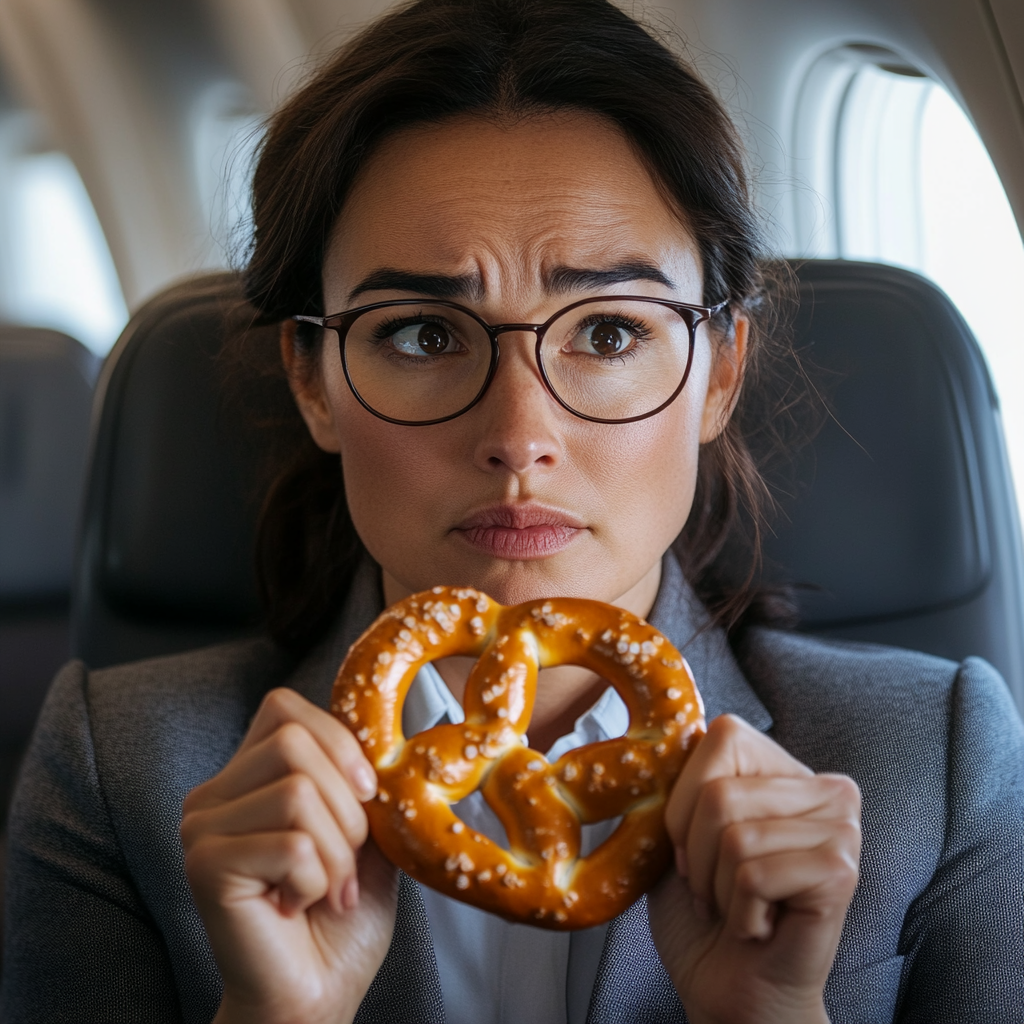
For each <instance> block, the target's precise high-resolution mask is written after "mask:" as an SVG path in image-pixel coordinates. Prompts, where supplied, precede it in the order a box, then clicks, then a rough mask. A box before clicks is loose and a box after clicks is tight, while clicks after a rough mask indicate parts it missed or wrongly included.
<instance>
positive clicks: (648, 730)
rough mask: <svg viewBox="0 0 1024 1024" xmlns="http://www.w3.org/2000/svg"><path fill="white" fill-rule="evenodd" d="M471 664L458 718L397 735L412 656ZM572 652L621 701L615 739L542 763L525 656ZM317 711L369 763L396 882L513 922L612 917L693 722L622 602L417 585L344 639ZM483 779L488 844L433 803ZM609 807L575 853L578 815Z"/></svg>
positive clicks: (642, 880)
mask: <svg viewBox="0 0 1024 1024" xmlns="http://www.w3.org/2000/svg"><path fill="white" fill-rule="evenodd" d="M454 654H462V655H467V654H468V655H473V656H475V657H477V658H478V659H479V660H478V661H477V663H476V665H475V666H474V667H473V670H472V672H471V673H470V676H469V681H468V683H467V684H466V694H465V700H464V706H465V712H466V720H465V722H464V723H462V724H461V725H451V724H446V725H436V726H434V727H433V728H432V729H428V730H426V731H425V732H422V733H419V734H417V735H416V736H413V737H411V738H410V739H408V740H407V739H406V738H405V736H404V735H403V734H402V728H401V711H402V704H403V703H404V701H405V695H406V692H407V691H408V689H409V684H410V683H411V682H412V680H413V678H414V677H415V675H416V673H417V672H418V671H419V669H420V667H421V666H422V665H424V664H425V663H426V662H428V661H434V660H436V659H438V658H445V657H448V656H449V655H454ZM561 664H573V665H581V666H583V667H584V668H588V669H590V670H591V671H593V672H595V673H597V674H598V675H599V676H601V677H603V678H604V679H607V680H608V681H609V682H610V683H611V684H612V685H613V686H614V687H615V689H616V690H617V691H618V693H619V695H620V696H621V697H622V699H623V701H625V703H626V706H627V707H628V709H629V730H628V732H627V733H626V735H625V736H622V737H621V738H619V739H612V740H607V741H605V742H603V743H594V744H591V745H589V746H585V747H580V748H578V749H576V750H572V751H570V752H568V753H567V754H564V755H563V756H562V757H560V758H559V759H558V760H557V761H556V762H555V763H554V764H550V763H549V762H548V761H547V760H546V759H545V758H544V756H543V755H542V754H540V753H538V752H537V751H535V750H531V749H529V748H528V747H526V746H524V744H525V742H526V737H525V733H526V729H527V726H528V725H529V722H530V716H531V714H532V712H533V701H534V694H535V691H536V686H537V670H538V668H546V667H548V666H550V665H561ZM331 710H332V711H333V712H334V714H335V715H337V716H338V718H340V719H341V721H342V722H344V723H345V724H346V725H347V726H348V727H349V728H350V729H351V730H352V731H353V732H354V733H355V735H356V738H357V739H358V740H359V742H360V744H361V745H362V748H363V752H364V753H365V754H366V756H367V758H368V759H369V760H370V762H371V763H372V764H373V766H374V768H375V769H376V771H377V777H378V780H379V789H378V791H377V795H376V797H375V798H374V799H373V800H371V801H369V802H368V803H367V805H366V811H367V815H368V816H369V821H370V831H371V833H372V835H373V838H374V839H375V840H376V842H377V845H378V846H379V847H380V848H381V850H383V852H384V854H385V855H386V856H387V857H388V858H389V859H390V860H391V861H392V862H393V863H394V864H397V865H398V866H399V867H401V868H402V869H404V870H405V871H406V872H407V873H408V874H410V875H411V876H412V877H413V878H415V879H417V880H418V881H420V882H422V883H423V884H424V885H429V886H431V887H432V888H434V889H437V890H439V891H440V892H442V893H444V894H445V895H447V896H451V897H453V898H455V899H457V900H463V901H465V902H467V903H472V904H473V905H474V906H477V907H481V908H482V909H484V910H489V911H491V912H493V913H495V914H499V915H501V916H502V917H505V918H508V919H509V920H513V921H522V922H527V923H529V924H534V925H540V926H542V927H546V928H558V929H569V928H588V927H590V926H591V925H595V924H600V923H602V922H604V921H607V920H609V919H610V918H612V917H614V916H615V915H617V914H619V913H621V912H622V911H623V910H625V909H626V908H627V907H628V906H630V904H632V903H633V902H634V901H635V900H636V899H637V898H639V896H640V895H641V894H642V893H643V892H645V891H646V890H647V889H649V888H650V887H651V885H653V884H654V882H655V881H656V880H657V879H658V877H659V876H660V875H661V874H662V873H663V872H664V870H665V868H666V867H667V865H668V862H669V859H670V854H671V849H670V844H669V840H668V836H667V834H666V832H665V825H664V821H663V817H664V803H665V799H666V797H667V795H668V791H669V789H670V787H671V785H672V783H673V781H674V780H675V778H676V776H677V775H678V774H679V771H680V769H681V768H682V765H683V762H684V761H685V759H686V755H687V751H688V749H689V748H690V747H691V746H692V744H693V743H694V741H695V740H696V739H697V738H698V737H699V736H701V735H703V733H704V717H703V706H702V704H701V699H700V695H699V694H698V693H697V689H696V687H695V685H694V682H693V677H692V676H691V675H690V672H689V667H688V666H687V665H686V662H685V661H684V660H683V658H682V657H681V656H680V654H679V652H678V651H677V650H676V649H675V648H674V647H673V646H672V644H670V643H669V642H668V640H666V639H665V637H663V636H662V635H661V633H659V632H658V631H657V630H656V629H655V628H654V627H653V626H650V625H648V624H647V623H646V622H644V621H643V620H641V619H638V618H637V617H636V616H635V615H632V614H630V613H629V612H627V611H623V610H622V609H621V608H614V607H612V606H611V605H607V604H601V603H600V602H598V601H585V600H578V599H573V598H563V599H558V600H549V601H531V602H528V603H526V604H521V605H516V606H515V607H511V608H506V607H504V606H502V605H499V604H496V603H495V602H493V601H492V600H491V599H490V598H489V597H487V595H486V594H482V593H480V592H479V591H476V590H471V589H467V588H452V587H434V589H433V590H431V591H424V592H423V593H421V594H415V595H413V596H412V597H408V598H406V599H405V600H404V601H401V602H399V603H398V604H396V605H393V606H392V607H391V608H389V609H388V610H387V611H385V612H384V613H383V614H382V615H381V616H380V617H379V618H378V619H377V621H376V622H375V623H374V624H373V625H372V626H371V627H370V628H369V629H368V630H367V631H366V632H365V633H364V634H363V635H362V637H360V638H359V640H357V641H356V643H355V644H353V646H352V648H351V650H350V651H349V653H348V657H347V658H346V659H345V662H344V664H343V665H342V666H341V669H340V671H339V672H338V677H337V679H336V681H335V684H334V693H333V696H332V700H331ZM480 786H482V790H483V794H484V798H485V799H486V800H487V802H488V804H490V806H491V807H492V808H493V809H494V813H495V814H496V815H497V816H498V818H499V819H500V821H501V823H502V825H504V827H505V832H506V833H507V835H508V840H509V849H508V850H504V849H502V847H500V846H499V845H498V844H497V843H494V842H492V841H491V840H490V839H488V838H487V837H486V836H483V835H481V834H480V833H478V832H476V831H475V830H474V829H471V828H469V826H467V825H466V824H465V823H464V822H462V821H461V820H460V819H459V818H458V817H456V815H455V814H454V813H453V812H452V810H451V807H450V804H452V803H454V802H456V801H458V800H461V799H462V798H463V797H465V796H468V795H469V794H470V793H472V792H473V791H474V790H475V789H476V788H477V787H480ZM619 815H621V816H622V821H621V823H620V824H619V826H618V827H617V828H616V830H615V832H614V833H613V834H612V835H611V836H610V837H609V838H608V839H607V840H606V841H605V842H604V843H602V844H601V845H600V846H599V847H598V848H597V849H596V850H594V851H593V852H592V853H591V854H590V855H589V856H587V857H580V855H579V854H580V825H581V823H590V822H595V821H603V820H605V819H608V818H615V817H618V816H619Z"/></svg>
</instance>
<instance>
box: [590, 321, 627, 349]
mask: <svg viewBox="0 0 1024 1024" xmlns="http://www.w3.org/2000/svg"><path fill="white" fill-rule="evenodd" d="M590 344H591V345H592V346H593V347H594V351H595V352H597V353H598V355H602V356H613V355H615V353H616V352H619V351H621V349H622V348H624V347H625V346H626V345H627V344H629V338H628V336H626V335H624V334H623V331H622V329H621V328H619V327H616V326H615V324H609V323H603V324H595V325H594V327H593V328H592V330H591V332H590Z"/></svg>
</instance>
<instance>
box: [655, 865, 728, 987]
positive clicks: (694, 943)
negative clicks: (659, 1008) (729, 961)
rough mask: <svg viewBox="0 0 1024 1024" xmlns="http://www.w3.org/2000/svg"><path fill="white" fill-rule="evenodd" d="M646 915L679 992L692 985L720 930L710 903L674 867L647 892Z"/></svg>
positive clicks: (656, 946) (658, 948) (666, 966)
mask: <svg viewBox="0 0 1024 1024" xmlns="http://www.w3.org/2000/svg"><path fill="white" fill-rule="evenodd" d="M647 919H648V922H649V924H650V926H651V937H652V938H653V939H654V946H655V948H656V949H657V950H658V955H659V956H660V957H661V962H662V964H664V966H665V970H666V971H668V974H669V977H670V978H671V979H672V982H673V984H674V985H675V987H676V991H677V992H685V991H687V990H688V988H689V983H690V979H691V978H692V975H693V971H694V968H695V966H696V965H697V964H698V963H700V961H701V959H702V958H703V956H704V954H705V953H706V952H707V951H708V950H709V949H710V947H711V946H712V945H713V943H714V941H715V937H716V936H717V934H718V932H719V931H720V930H721V927H722V924H721V921H715V920H712V917H711V912H710V910H709V908H708V905H707V904H706V903H705V902H704V901H703V900H701V899H699V898H698V897H696V896H694V894H693V892H692V891H691V890H690V885H689V883H688V882H687V881H686V879H685V878H682V877H681V876H680V875H679V874H678V873H677V872H676V870H675V869H674V868H671V869H669V871H667V872H666V873H665V877H664V878H662V880H661V881H660V882H659V883H658V884H657V886H655V888H653V889H652V890H651V891H650V892H649V893H648V894H647Z"/></svg>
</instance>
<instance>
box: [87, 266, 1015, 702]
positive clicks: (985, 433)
mask: <svg viewBox="0 0 1024 1024" xmlns="http://www.w3.org/2000/svg"><path fill="white" fill-rule="evenodd" d="M796 270H797V274H798V277H799V281H800V287H801V291H802V303H801V310H800V314H799V319H798V322H797V324H796V335H797V338H796V341H797V345H798V347H800V348H801V349H803V350H804V352H805V357H806V356H807V353H809V357H810V359H811V360H812V361H813V362H815V363H817V364H818V365H819V366H821V367H823V368H825V369H826V370H827V371H828V373H829V375H830V378H831V380H832V381H833V382H834V383H835V386H834V388H832V392H833V397H832V408H833V411H834V415H835V419H834V420H833V421H831V422H830V423H829V424H828V426H826V428H825V429H824V431H823V432H822V433H821V434H820V435H819V436H818V437H817V439H816V440H815V441H814V443H813V444H812V445H810V446H809V447H808V448H807V449H805V450H804V451H803V452H802V454H801V455H800V456H799V458H798V460H797V462H796V473H797V478H798V481H797V482H798V484H799V486H798V487H797V488H796V490H797V494H798V496H797V499H796V502H795V503H794V504H792V505H791V506H789V507H788V508H787V513H788V516H789V520H788V522H786V523H784V524H781V525H779V527H778V529H777V533H776V535H775V536H774V537H772V538H770V539H769V543H768V551H767V555H768V561H769V563H770V564H772V565H774V566H775V577H776V578H777V579H780V580H786V581H790V582H795V583H802V584H810V585H812V586H813V587H814V588H815V589H803V590H801V592H800V593H801V601H802V611H803V615H804V622H805V625H804V627H803V628H805V629H807V630H809V631H811V632H815V633H821V634H824V635H831V636H840V637H847V638H853V639H859V640H873V641H877V642H881V643H888V644H895V645H899V646H904V647H911V648H916V649H921V650H925V651H929V652H932V653H935V654H940V655H944V656H947V657H952V658H956V659H960V658H963V657H966V656H967V655H969V654H980V655H982V656H983V657H985V658H987V659H988V660H990V661H991V662H992V663H993V664H995V665H996V667H997V668H999V669H1000V671H1002V673H1003V674H1004V676H1005V677H1006V679H1007V681H1008V682H1009V683H1010V685H1011V687H1012V688H1013V690H1014V693H1015V695H1016V696H1017V697H1018V699H1019V698H1020V696H1021V693H1022V691H1024V630H1022V628H1021V626H1022V622H1024V597H1022V592H1024V568H1022V558H1021V543H1020V528H1019V523H1018V520H1017V514H1016V509H1015V506H1014V498H1013V493H1012V489H1011V485H1010V480H1009V472H1008V468H1007V462H1006V457H1005V452H1004V449H1003V444H1002V439H1001V435H1000V430H999V423H998V416H997V408H998V405H997V401H996V398H995V394H994V392H993V389H992V385H991V382H990V380H989V377H988V373H987V371H986V368H985V364H984V360H983V359H982V357H981V354H980V352H979V350H978V347H977V345H976V343H975V342H974V340H973V338H972V336H971V334H970V332H969V330H968V329H967V327H966V325H965V324H964V322H963V320H962V319H961V317H960V316H959V314H958V313H957V312H956V310H955V309H954V307H953V306H952V305H951V303H950V302H949V300H948V299H946V297H945V296H944V295H943V294H942V293H941V292H940V291H939V290H938V289H936V288H935V287H934V286H932V285H931V284H929V283H928V282H926V281H925V280H923V279H922V278H920V277H918V276H917V275H915V274H911V273H909V272H907V271H903V270H897V269H894V268H891V267H884V266H878V265H874V264H862V263H853V262H844V261H838V262H829V261H810V262H806V263H803V264H802V265H800V266H797V267H796ZM237 296H238V284H237V280H236V279H235V278H233V277H232V276H230V275H214V276H210V277H206V278H202V279H198V280H196V281H194V282H192V283H191V284H188V285H185V286H179V287H177V288H174V289H171V290H170V291H169V292H166V293H164V294H163V295H161V296H158V297H157V298H156V299H154V300H153V301H152V302H151V303H150V304H149V305H148V306H146V307H145V308H144V309H143V310H142V311H140V313H139V314H138V315H137V316H136V317H135V318H133V320H132V322H131V324H129V326H128V328H127V329H126V331H125V333H124V335H123V337H122V339H121V340H120V341H119V342H118V345H117V347H116V348H115V351H114V353H113V354H112V356H111V358H110V359H109V360H108V364H107V366H106V367H105V370H104V380H103V383H102V397H101V400H100V401H101V408H100V417H99V428H98V430H97V432H96V434H95V449H94V452H93V456H92V469H91V478H90V482H89V489H88V498H87V504H86V513H85V515H86V520H85V525H84V528H83V545H82V557H81V562H80V566H79V574H78V581H77V585H76V590H75V599H74V600H75V645H76V652H77V653H78V654H79V655H80V656H82V657H83V658H84V659H85V661H86V662H87V663H88V664H90V665H91V666H93V667H99V666H102V665H109V664H112V663H115V662H120V661H127V660H129V659H132V658H138V657H142V656H147V655H153V654H159V653H164V652H171V651H177V650H181V649H183V648H186V647H188V646H195V645H198V644H201V643H212V642H215V641H216V640H218V639H221V638H226V637H230V636H237V635H240V634H241V633H244V632H245V631H246V630H247V629H251V628H253V627H254V625H255V623H256V622H257V621H258V611H257V601H256V596H255V590H254V587H253V581H252V571H251V568H250V561H251V557H250V551H251V543H252V533H253V524H254V519H255V505H254V502H253V501H252V499H251V495H252V491H253V487H254V484H253V481H254V480H255V479H256V477H255V469H254V466H255V463H254V461H253V453H252V452H246V451H245V450H244V444H242V443H241V442H240V440H239V437H240V435H241V434H244V430H242V429H241V428H240V427H239V425H237V424H235V425H233V426H232V425H230V424H227V423H225V422H224V421H223V418H222V417H221V416H220V409H221V405H220V400H219V399H218V392H217V383H216V381H217V373H216V371H215V357H216V353H217V351H218V348H219V345H220V342H221V338H222V336H223V332H224V330H225V325H226V323H227V321H226V320H225V314H224V308H225V303H226V302H229V300H232V301H233V300H234V299H236V298H237ZM229 304H230V303H229ZM260 329H261V330H272V328H260ZM232 431H234V439H233V440H232V439H231V438H230V437H229V436H228V435H230V434H231V433H232ZM240 444H241V446H240Z"/></svg>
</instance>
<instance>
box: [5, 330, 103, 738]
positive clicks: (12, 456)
mask: <svg viewBox="0 0 1024 1024" xmlns="http://www.w3.org/2000/svg"><path fill="white" fill-rule="evenodd" d="M98 369H99V360H98V359H97V358H96V357H95V356H94V355H93V354H92V353H91V352H90V351H89V350H88V349H87V348H85V346H83V345H82V344H80V343H79V342H77V341H75V339H74V338H70V337H68V336H67V335H66V334H61V333H59V332H57V331H50V330H45V329H43V328H34V327H17V326H13V325H4V326H2V327H0V708H3V713H2V714H0V748H4V749H8V748H15V749H20V747H21V745H22V744H23V743H24V741H25V740H26V739H27V737H28V733H29V731H30V730H31V728H32V723H33V722H34V720H35V716H36V712H37V710H38V707H39V704H40V702H41V701H42V698H43V695H44V694H45V692H46V687H47V686H48V685H49V682H50V680H51V679H52V677H53V673H54V672H55V671H56V669H57V668H58V667H59V666H60V665H61V663H62V662H64V661H66V660H67V657H68V653H69V650H70V636H69V624H68V614H69V605H70V596H71V575H72V569H73V565H74V550H75V533H76V530H77V526H78V520H79V516H80V514H81V508H80V506H81V500H82V487H83V484H84V479H85V464H86V456H87V451H88V437H89V417H90V410H91V407H92V394H93V383H94V381H95V379H96V373H97V370H98Z"/></svg>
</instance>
